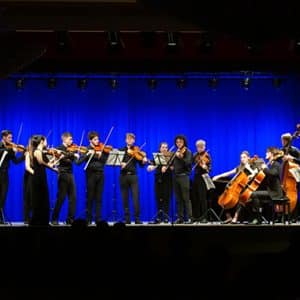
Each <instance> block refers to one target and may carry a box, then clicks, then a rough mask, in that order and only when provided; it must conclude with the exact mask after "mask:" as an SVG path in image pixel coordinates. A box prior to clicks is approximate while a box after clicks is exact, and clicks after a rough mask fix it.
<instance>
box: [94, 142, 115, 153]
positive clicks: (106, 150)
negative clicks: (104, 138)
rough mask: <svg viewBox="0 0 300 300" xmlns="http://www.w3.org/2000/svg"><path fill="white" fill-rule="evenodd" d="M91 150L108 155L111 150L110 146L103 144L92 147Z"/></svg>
mask: <svg viewBox="0 0 300 300" xmlns="http://www.w3.org/2000/svg"><path fill="white" fill-rule="evenodd" d="M93 148H94V150H95V151H96V152H104V153H109V152H110V151H111V150H112V149H113V147H112V146H109V145H105V144H103V143H99V144H98V145H96V146H93Z"/></svg>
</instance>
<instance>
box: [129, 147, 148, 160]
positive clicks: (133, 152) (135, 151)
mask: <svg viewBox="0 0 300 300" xmlns="http://www.w3.org/2000/svg"><path fill="white" fill-rule="evenodd" d="M127 153H128V154H129V155H130V156H132V157H134V158H135V159H137V160H139V161H142V160H143V159H144V158H145V157H146V156H147V155H146V153H145V152H144V151H141V149H140V147H138V146H131V147H130V148H129V149H128V150H127Z"/></svg>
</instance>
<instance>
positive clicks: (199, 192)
mask: <svg viewBox="0 0 300 300" xmlns="http://www.w3.org/2000/svg"><path fill="white" fill-rule="evenodd" d="M196 148H197V152H196V153H195V154H194V157H193V162H194V163H195V175H194V178H193V183H192V211H193V218H194V220H195V221H197V222H200V221H201V222H203V223H206V222H207V220H206V218H205V217H204V218H203V219H202V220H200V217H201V216H202V215H203V214H205V212H206V211H207V201H208V191H209V190H208V187H207V184H206V181H205V177H204V176H203V175H207V176H208V173H209V171H210V170H211V157H210V155H209V154H208V152H207V151H206V142H205V141H204V140H198V141H197V142H196Z"/></svg>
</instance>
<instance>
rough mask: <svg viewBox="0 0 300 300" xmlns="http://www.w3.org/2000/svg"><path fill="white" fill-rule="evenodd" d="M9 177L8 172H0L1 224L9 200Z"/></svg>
mask: <svg viewBox="0 0 300 300" xmlns="http://www.w3.org/2000/svg"><path fill="white" fill-rule="evenodd" d="M8 183H9V177H8V172H0V222H3V221H4V220H3V217H4V216H3V210H4V207H5V202H6V198H7V191H8Z"/></svg>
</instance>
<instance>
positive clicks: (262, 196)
mask: <svg viewBox="0 0 300 300" xmlns="http://www.w3.org/2000/svg"><path fill="white" fill-rule="evenodd" d="M262 200H270V201H271V200H272V198H271V197H270V194H269V192H268V191H266V190H264V191H254V192H253V193H252V195H251V197H250V201H251V202H250V205H251V207H252V213H253V215H254V218H257V219H261V210H262Z"/></svg>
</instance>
